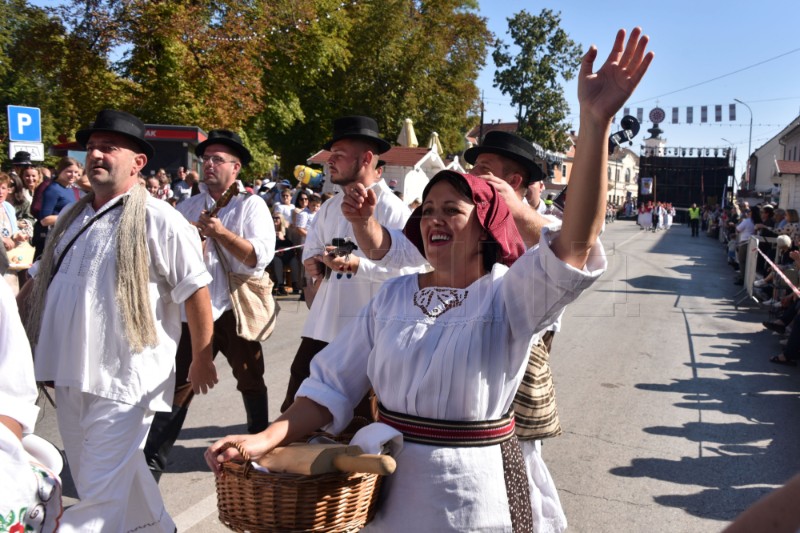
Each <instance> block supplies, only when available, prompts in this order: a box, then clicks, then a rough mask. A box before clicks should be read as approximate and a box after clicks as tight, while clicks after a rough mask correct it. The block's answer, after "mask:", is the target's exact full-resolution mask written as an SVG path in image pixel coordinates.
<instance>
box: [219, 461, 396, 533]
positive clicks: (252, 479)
mask: <svg viewBox="0 0 800 533" xmlns="http://www.w3.org/2000/svg"><path fill="white" fill-rule="evenodd" d="M380 485H381V476H379V475H377V474H362V473H346V472H337V473H330V474H321V475H316V476H304V475H300V474H279V473H265V472H259V471H257V470H253V469H252V468H251V467H250V462H249V461H247V462H244V463H238V462H233V461H232V462H227V463H225V464H223V465H222V475H221V476H219V477H218V478H217V508H218V509H219V519H220V522H222V523H223V524H225V525H226V526H227V527H229V528H230V529H232V530H234V531H240V532H245V531H249V532H251V533H256V532H267V531H286V532H292V531H298V532H299V531H331V532H333V531H335V532H343V531H358V530H360V529H361V528H363V527H364V526H365V525H366V524H367V522H369V521H370V520H371V519H372V517H373V515H374V514H375V510H376V502H377V499H378V492H379V489H380Z"/></svg>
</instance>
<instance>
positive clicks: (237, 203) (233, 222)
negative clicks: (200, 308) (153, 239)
mask: <svg viewBox="0 0 800 533" xmlns="http://www.w3.org/2000/svg"><path fill="white" fill-rule="evenodd" d="M239 190H244V187H243V186H241V185H240V187H239ZM213 205H214V200H213V199H212V198H211V196H209V194H208V189H207V188H206V186H205V185H204V184H200V194H196V195H194V196H192V197H191V198H189V199H188V200H186V201H185V202H182V203H181V204H180V205H178V207H177V209H178V211H179V212H180V213H181V214H182V215H183V216H184V217H186V220H188V221H189V222H197V220H198V219H199V218H200V213H202V212H203V211H205V210H208V209H210V208H211V207H212V206H213ZM217 218H219V220H220V222H222V225H223V226H225V228H227V229H228V230H230V231H232V232H233V233H235V234H236V235H239V236H240V237H242V238H244V239H246V240H248V241H250V244H252V245H253V249H254V253H255V254H256V266H254V267H253V268H250V267H248V266H247V265H245V264H244V263H242V262H241V261H239V260H238V259H236V258H235V257H234V256H233V255H232V254H231V253H230V252H228V251H227V250H226V249H225V247H224V246H222V244H217V245H214V244H213V243H212V240H211V239H207V240H206V242H205V245H204V246H203V260H204V261H205V263H206V268H208V271H209V273H211V277H212V278H213V281H212V282H211V285H210V286H209V290H210V291H211V309H212V312H213V315H214V320H216V319H218V318H219V317H220V316H221V315H222V313H224V312H225V311H227V310H228V309H231V308H232V304H231V294H230V289H229V287H228V276H227V275H226V274H225V270H224V268H223V266H222V263H221V262H220V260H219V255H218V250H222V253H223V254H224V255H225V261H226V264H227V266H228V268H230V269H232V270H233V271H234V272H237V273H239V274H246V275H249V276H254V277H261V276H263V275H264V270H265V269H266V268H267V265H269V264H270V263H271V262H272V257H273V256H274V255H275V227H274V226H273V224H272V223H271V216H270V214H269V209H268V208H267V204H265V203H264V200H262V199H261V198H259V197H258V196H256V195H253V194H238V195H236V196H234V197H233V198H232V199H231V201H230V203H229V204H228V205H226V206H225V207H223V208H222V209H221V210H220V212H219V213H217ZM184 321H185V316H184Z"/></svg>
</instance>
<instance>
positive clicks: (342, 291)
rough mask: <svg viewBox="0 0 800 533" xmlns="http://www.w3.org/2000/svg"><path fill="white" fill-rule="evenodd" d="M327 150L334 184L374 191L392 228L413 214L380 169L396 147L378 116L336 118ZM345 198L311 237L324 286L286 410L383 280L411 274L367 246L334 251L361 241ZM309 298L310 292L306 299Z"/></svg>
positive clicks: (379, 215) (306, 257)
mask: <svg viewBox="0 0 800 533" xmlns="http://www.w3.org/2000/svg"><path fill="white" fill-rule="evenodd" d="M324 148H325V149H326V150H329V151H330V157H329V159H328V169H329V172H330V179H331V182H332V183H334V184H336V185H338V186H339V187H340V188H342V189H343V190H347V189H349V188H352V187H353V186H355V185H359V186H361V187H363V188H365V189H370V190H371V191H372V193H373V198H374V201H375V218H376V219H377V220H378V221H379V222H380V223H381V224H383V225H384V226H386V227H388V228H402V227H403V225H405V223H406V220H407V219H408V217H409V215H410V214H411V213H410V211H409V209H408V207H406V205H405V204H403V202H402V201H401V200H400V199H399V198H397V197H396V196H395V195H394V194H392V191H391V190H390V189H389V187H388V186H387V185H386V183H385V182H384V180H383V179H381V178H380V177H379V175H378V173H377V170H376V169H377V166H378V156H379V155H380V154H383V153H385V152H387V151H389V148H391V146H390V145H389V143H388V142H386V141H385V140H383V139H382V138H381V137H380V135H379V134H378V124H377V122H375V120H374V119H372V118H370V117H363V116H349V117H342V118H338V119H336V120H334V122H333V138H332V139H331V140H330V141H329V142H327V143H326V144H325V145H324ZM343 196H344V194H342V193H339V194H337V195H336V196H334V197H333V198H332V199H331V200H330V201H328V202H325V203H324V204H322V207H321V208H320V210H319V212H318V213H317V214H316V216H315V219H314V225H313V226H312V227H311V229H310V230H309V231H308V235H307V236H306V243H305V248H304V249H303V264H304V266H305V268H306V275H307V276H309V277H311V278H312V279H314V280H315V286H316V287H318V289H317V291H316V295H315V296H313V302H312V303H311V311H310V312H309V314H308V317H307V318H306V323H305V326H304V328H303V333H302V341H301V343H300V347H299V348H298V350H297V354H296V355H295V358H294V362H293V363H292V367H291V375H290V377H289V386H288V388H287V391H286V399H285V400H284V402H283V406H282V407H281V411H285V410H286V409H288V408H289V406H290V405H291V404H292V402H294V395H295V392H297V389H298V388H299V387H300V384H301V383H302V382H303V380H304V379H305V378H307V377H308V375H309V374H310V365H311V359H312V358H313V357H314V356H315V355H316V354H317V353H319V352H320V351H321V350H322V349H323V348H324V347H325V346H327V345H328V343H329V342H331V341H332V340H333V338H334V337H335V336H336V334H337V333H339V332H340V331H341V330H342V329H343V328H344V327H345V326H346V325H347V324H349V323H350V321H351V320H352V318H353V317H355V316H356V315H357V313H358V311H359V310H360V309H361V308H362V307H363V306H364V305H365V304H366V303H367V302H368V301H369V299H370V298H371V297H372V295H373V294H374V293H375V290H376V289H377V287H378V285H379V284H380V283H382V282H383V281H384V280H386V279H388V278H389V277H392V276H395V275H397V274H398V273H401V272H403V273H405V270H404V271H399V270H387V269H381V268H377V267H376V265H375V264H374V263H373V262H372V261H370V260H368V259H367V258H366V256H365V255H364V254H363V252H362V251H361V250H355V251H354V252H353V253H350V254H346V255H343V256H337V255H335V254H334V253H333V250H334V248H333V246H332V244H333V243H334V239H343V240H349V241H354V240H355V234H354V232H353V228H352V227H351V225H350V223H349V222H348V221H347V219H345V218H344V216H343V215H342V210H341V205H342V198H343ZM337 242H338V241H337ZM326 270H327V272H329V274H327V275H326V273H325V272H326ZM413 270H414V269H409V270H408V272H411V271H413ZM309 300H310V298H309V296H306V301H307V302H308V301H309ZM357 414H360V415H365V416H369V409H368V408H367V406H366V404H362V406H361V407H360V409H359V411H358V413H357Z"/></svg>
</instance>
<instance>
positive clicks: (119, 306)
mask: <svg viewBox="0 0 800 533" xmlns="http://www.w3.org/2000/svg"><path fill="white" fill-rule="evenodd" d="M144 132H145V127H144V124H143V123H142V122H141V121H140V120H139V119H138V118H136V117H134V116H133V115H130V114H128V113H124V112H121V111H115V110H110V109H106V110H104V111H101V112H100V113H99V114H98V115H97V118H96V120H95V122H94V124H93V125H92V127H90V128H87V129H84V130H81V131H78V132H77V133H76V135H75V137H76V139H77V140H78V142H79V143H80V144H81V145H83V146H84V147H85V148H86V171H87V173H88V176H89V180H90V181H91V183H92V189H93V192H91V193H89V194H87V195H86V196H85V197H83V198H82V199H80V200H79V201H78V202H76V203H74V204H72V205H71V206H70V207H69V208H67V209H65V211H64V212H63V213H62V214H61V216H59V218H58V221H57V222H56V225H55V226H54V227H53V230H52V231H51V233H50V235H49V237H48V240H47V245H46V246H45V250H44V255H43V257H42V260H41V261H39V262H38V263H37V264H35V265H34V267H33V268H32V269H31V271H32V272H33V273H34V274H35V278H34V281H33V282H32V283H31V282H29V283H28V284H27V285H26V286H25V289H24V290H23V293H21V295H20V299H21V301H23V302H25V303H26V304H27V305H26V308H27V309H28V312H27V313H25V314H26V315H27V320H26V329H27V331H28V335H29V337H30V339H31V344H32V346H33V347H34V350H35V352H34V353H35V356H36V357H35V371H36V377H37V380H39V381H50V382H53V383H54V385H55V397H56V402H57V404H58V410H57V415H58V426H59V431H60V433H61V438H62V441H63V443H64V450H65V451H66V455H67V459H68V460H69V464H70V468H71V471H72V477H73V480H74V481H75V486H76V488H77V491H78V496H79V497H80V501H79V502H78V503H76V504H75V505H73V506H72V507H70V508H69V509H67V510H66V511H64V516H63V517H62V520H61V528H60V530H61V531H70V532H72V531H80V532H100V531H135V530H141V529H145V528H147V530H148V531H164V532H170V533H171V532H172V531H174V529H175V524H174V522H173V521H172V519H171V518H170V517H169V515H168V514H167V512H166V510H165V508H164V503H163V501H162V500H161V497H160V493H159V490H158V486H157V485H156V483H155V482H154V481H153V478H152V476H151V475H150V473H149V471H148V469H147V465H146V464H145V462H144V460H143V456H142V448H143V446H144V442H145V439H146V437H147V433H148V431H149V429H150V423H151V422H152V420H153V414H154V411H159V410H169V408H170V406H171V404H172V390H173V388H174V380H175V372H174V370H173V364H174V363H173V357H174V353H175V349H176V346H177V343H178V334H177V332H178V331H180V326H181V320H180V314H181V304H183V305H184V307H185V313H186V317H187V320H188V324H189V328H190V329H191V331H192V336H193V337H194V338H195V339H196V340H197V342H196V343H195V345H194V346H193V350H192V354H193V355H192V371H191V373H190V378H191V383H192V387H194V388H195V390H196V391H197V392H203V393H205V392H207V391H208V389H209V388H211V387H213V386H214V384H215V383H216V382H217V376H216V370H215V368H214V362H213V359H212V354H211V350H210V349H209V346H210V343H211V332H212V319H211V304H210V298H209V292H208V289H207V285H208V283H209V282H210V281H211V277H210V276H209V274H208V272H207V271H206V268H205V265H204V264H203V259H202V255H201V254H202V252H201V248H200V240H199V238H198V237H197V233H196V230H195V229H194V228H192V227H191V226H190V225H189V224H188V223H187V222H186V220H184V218H183V217H181V216H180V214H178V213H177V212H176V211H175V210H174V209H173V208H171V207H170V206H169V205H168V204H166V203H165V202H160V201H158V200H155V199H153V198H151V197H150V196H149V195H148V194H147V192H146V191H145V190H144V188H143V187H140V186H139V180H138V174H139V171H140V170H141V169H142V168H143V167H144V166H145V164H146V163H147V160H148V159H149V158H152V156H153V147H152V146H151V145H150V144H149V143H148V142H147V141H146V140H145V138H144Z"/></svg>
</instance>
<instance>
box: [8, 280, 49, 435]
mask: <svg viewBox="0 0 800 533" xmlns="http://www.w3.org/2000/svg"><path fill="white" fill-rule="evenodd" d="M38 396H39V394H38V391H37V390H36V380H35V379H34V377H33V356H32V355H31V345H30V344H28V336H27V335H26V334H25V329H24V328H23V327H22V320H20V316H19V311H18V310H17V302H16V301H15V300H14V293H13V292H12V291H11V287H10V286H9V284H8V283H6V282H5V281H3V280H0V415H4V416H8V417H11V418H13V419H14V420H16V421H17V422H19V423H20V425H22V432H23V433H33V426H34V424H36V416H37V415H38V414H39V408H38V407H36V399H37V397H38Z"/></svg>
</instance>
